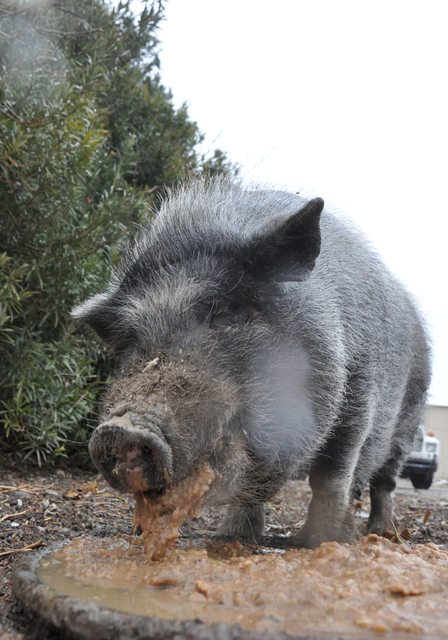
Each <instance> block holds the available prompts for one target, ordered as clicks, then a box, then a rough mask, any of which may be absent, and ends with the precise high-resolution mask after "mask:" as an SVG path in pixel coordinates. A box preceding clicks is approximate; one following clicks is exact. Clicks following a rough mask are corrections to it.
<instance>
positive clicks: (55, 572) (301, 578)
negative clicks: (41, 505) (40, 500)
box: [13, 536, 448, 640]
mask: <svg viewBox="0 0 448 640" xmlns="http://www.w3.org/2000/svg"><path fill="white" fill-rule="evenodd" d="M193 542H194V546H195V547H197V546H199V547H200V546H202V547H204V546H207V544H208V548H207V550H206V549H204V548H202V549H197V548H196V549H192V548H188V546H189V544H193ZM193 542H191V541H190V542H187V543H184V544H183V546H184V547H185V548H179V549H175V550H173V551H172V552H171V554H169V556H168V557H167V558H166V560H164V561H162V562H160V563H158V562H157V563H152V562H148V561H147V559H146V558H145V556H144V554H143V552H142V551H141V550H139V549H138V544H137V546H136V543H135V540H133V539H131V538H130V537H127V536H118V537H117V538H109V539H93V538H91V539H88V538H79V539H77V540H75V541H73V542H71V543H68V544H67V543H66V544H62V545H61V544H59V545H54V546H52V547H48V548H47V549H45V550H43V551H39V552H35V553H33V554H32V555H31V554H30V555H29V556H27V557H25V558H23V559H22V560H21V562H20V563H19V564H18V565H17V567H16V569H15V571H14V574H13V589H14V593H15V595H16V596H17V597H18V598H19V599H20V600H21V601H22V602H23V604H24V605H25V607H26V609H27V611H28V612H29V613H30V614H32V615H34V616H35V617H36V618H39V619H40V620H41V621H43V622H44V623H45V624H46V625H48V626H49V627H52V628H56V629H58V630H59V631H60V632H62V633H63V634H64V636H67V637H72V638H76V639H80V640H81V639H82V640H90V639H92V640H101V639H102V638H104V639H105V640H106V638H107V640H111V639H113V640H121V639H123V640H125V639H126V640H128V639H133V640H150V639H151V640H152V639H157V640H169V639H171V638H172V639H173V640H174V639H175V640H189V639H190V638H191V639H192V640H193V639H194V640H208V639H210V640H211V639H219V640H237V639H238V640H283V639H284V640H286V639H287V638H289V639H291V638H297V639H298V638H300V639H305V638H307V639H311V638H314V639H317V638H322V639H324V638H325V639H326V640H330V639H334V640H335V639H336V638H338V640H342V639H344V638H347V639H350V640H353V639H355V638H370V639H372V638H378V636H379V635H381V637H383V638H388V640H391V639H392V638H394V640H395V639H397V640H398V639H401V638H403V639H404V638H407V640H411V639H412V640H416V638H423V637H424V638H425V640H429V639H430V638H448V625H447V614H446V611H447V610H448V554H446V553H445V552H442V551H439V550H438V549H437V548H435V546H434V545H433V547H434V548H433V547H430V546H429V545H422V549H419V550H418V553H416V555H415V556H414V555H413V554H414V552H412V551H410V550H408V551H406V552H404V550H403V549H397V547H398V546H399V545H393V544H392V543H390V542H389V541H387V540H383V539H378V538H377V537H376V536H374V537H372V536H369V538H365V539H363V540H362V541H360V543H357V545H338V544H337V543H326V544H324V545H321V547H319V548H318V549H316V550H315V551H310V550H307V549H301V550H290V551H286V552H281V551H279V550H276V551H274V552H272V551H271V552H270V551H269V550H266V549H259V548H258V549H255V548H253V547H252V548H248V547H243V546H241V545H238V543H235V544H236V546H233V547H232V545H228V546H227V547H226V549H225V554H224V555H223V551H222V547H219V546H217V543H210V542H208V543H207V542H204V541H203V540H202V541H199V543H198V540H194V541H193ZM180 546H181V547H182V544H181V545H180ZM424 546H426V547H427V548H425V549H423V547H424ZM254 552H255V553H254ZM354 567H355V572H354V571H353V568H354ZM391 567H393V568H392V569H391ZM435 568H436V569H437V575H434V576H432V574H431V572H432V573H434V569H435ZM412 570H414V571H416V572H417V573H416V576H417V577H415V576H414V577H413V574H412ZM344 572H345V573H344ZM355 573H356V574H357V575H356V576H354V578H347V575H354V574H355ZM417 574H418V575H417ZM433 577H434V580H433ZM363 581H364V584H363ZM380 592H381V593H384V600H383V601H382V603H381V604H380V605H378V598H379V595H378V594H379V593H380ZM433 592H434V593H433ZM366 594H367V600H366V599H365V595H366ZM363 598H364V600H363ZM369 598H370V600H369ZM362 602H364V605H361V603H362ZM372 603H373V604H372ZM362 606H363V608H360V607H362ZM427 611H429V612H430V614H429V615H427ZM394 612H395V614H396V615H395V617H394ZM425 616H426V617H425ZM229 623H230V624H229ZM434 631H435V632H434Z"/></svg>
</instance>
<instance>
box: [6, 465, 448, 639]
mask: <svg viewBox="0 0 448 640" xmlns="http://www.w3.org/2000/svg"><path fill="white" fill-rule="evenodd" d="M433 486H434V485H433ZM435 486H436V487H439V488H438V489H436V490H434V491H433V490H430V491H423V490H422V491H417V490H415V489H413V488H412V486H411V484H410V482H409V481H400V484H399V488H398V490H397V491H396V494H395V520H394V523H393V525H392V524H391V529H390V530H389V532H386V535H387V536H388V537H390V538H392V540H393V541H394V542H397V544H399V543H400V539H405V540H407V541H408V544H411V545H412V544H416V543H424V542H434V543H436V544H438V545H444V546H445V548H446V545H447V543H448V482H447V481H445V480H439V481H438V483H436V485H435ZM309 499H310V490H309V487H308V485H307V483H306V482H299V481H296V482H290V483H289V484H288V485H287V486H286V487H284V489H283V490H282V491H281V493H280V494H279V495H278V497H277V498H276V499H275V500H274V501H273V502H271V503H269V504H268V507H267V523H268V526H267V535H268V536H275V537H277V539H278V538H285V537H286V538H287V537H288V536H289V535H291V533H292V532H294V531H296V530H297V529H299V528H300V527H301V526H302V524H303V522H304V520H305V516H306V510H307V505H308V502H309ZM355 507H356V515H357V522H359V525H360V527H362V524H363V522H364V521H365V518H366V517H367V514H368V510H369V500H368V494H367V492H365V493H364V494H363V496H362V500H361V502H358V503H357V504H356V505H355ZM133 509H134V501H133V499H132V497H128V496H123V495H121V494H119V493H117V492H116V491H114V490H113V489H111V488H110V487H109V485H107V484H106V483H105V482H104V481H103V480H102V479H100V478H99V477H98V476H97V475H96V474H95V473H92V472H87V471H81V470H78V469H71V468H58V469H54V468H40V469H39V468H36V467H31V466H23V465H22V466H21V467H18V466H12V465H10V464H9V463H8V462H7V461H6V462H5V461H4V460H0V640H37V639H38V640H57V639H59V640H61V636H59V635H55V634H52V633H49V632H47V631H45V630H43V629H39V628H36V624H35V621H33V620H30V619H29V618H28V617H27V615H26V612H25V611H24V610H23V607H22V606H21V604H20V603H18V602H17V601H16V600H15V598H14V596H13V595H12V593H11V582H10V579H11V570H12V568H13V566H14V565H15V564H16V563H17V562H18V560H19V559H20V557H21V556H23V554H25V553H33V549H37V548H39V547H41V546H44V545H48V544H50V543H52V542H55V541H59V540H64V539H73V538H76V537H79V536H99V537H105V536H106V537H107V536H114V535H116V534H117V533H126V534H131V533H132V513H133ZM221 515H222V511H221V510H220V509H218V508H212V509H208V510H206V511H204V512H203V514H202V516H201V517H198V518H193V519H192V520H190V521H189V522H188V523H186V524H185V525H184V528H183V530H182V533H183V535H189V534H190V533H191V532H194V531H198V532H204V531H215V530H216V528H217V525H218V523H219V521H220V518H221ZM397 534H398V536H397Z"/></svg>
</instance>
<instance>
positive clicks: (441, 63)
mask: <svg viewBox="0 0 448 640" xmlns="http://www.w3.org/2000/svg"><path fill="white" fill-rule="evenodd" d="M446 11H447V8H446V2H444V1H442V0H440V1H434V0H427V1H426V2H422V1H420V2H413V1H412V0H406V1H401V0H376V1H375V2H366V1H364V0H353V1H347V0H338V2H334V0H329V1H319V0H312V1H310V0H306V1H304V0H289V1H288V0H277V1H276V2H275V3H273V2H267V1H265V0H225V1H224V0H221V1H218V0H215V1H213V2H211V1H210V0H188V1H187V0H169V1H168V2H167V4H166V18H167V19H166V21H165V22H164V24H163V26H162V30H161V32H160V36H161V42H162V50H161V61H162V69H161V75H162V80H163V83H164V84H165V85H166V86H167V87H170V88H171V90H172V92H173V96H174V100H175V103H176V104H177V105H180V104H181V103H183V102H187V103H188V105H189V112H190V116H191V117H192V118H193V119H195V120H197V122H198V123H199V126H200V127H201V129H202V130H203V132H204V133H205V134H206V136H207V142H206V147H207V146H211V147H214V146H219V147H221V148H222V149H224V150H225V151H227V152H228V154H229V157H230V158H231V159H232V160H234V161H237V162H239V163H241V165H242V174H243V176H247V178H248V179H251V180H263V181H266V180H267V181H269V182H270V183H272V184H273V185H275V186H278V187H281V188H286V189H288V190H292V191H299V190H300V191H301V192H302V193H308V194H310V195H312V194H313V195H320V196H322V197H323V198H324V199H325V200H326V202H327V203H332V204H335V205H337V206H338V207H339V208H340V209H342V210H343V211H344V212H345V213H346V214H347V216H349V217H350V218H352V219H353V221H354V222H355V224H356V225H357V226H358V227H360V228H361V229H363V230H364V231H365V232H366V234H367V235H368V236H369V237H370V238H371V240H372V241H373V243H374V244H375V245H376V247H377V249H378V250H379V252H380V253H381V254H382V256H383V257H384V259H385V261H386V263H387V264H388V265H389V267H390V268H391V269H392V270H393V271H394V272H395V273H396V274H397V275H398V277H399V278H400V279H401V280H402V281H403V282H404V283H405V284H406V285H407V286H408V288H409V289H410V290H411V291H412V292H413V294H414V295H415V296H416V298H417V299H418V300H419V301H420V306H421V308H422V310H423V312H424V315H425V317H426V319H427V322H428V324H429V327H430V332H431V335H432V337H433V344H434V376H433V384H432V387H431V395H430V402H431V403H432V404H440V405H448V337H447V327H448V295H447V275H448V269H447V255H448V238H447V232H448V223H447V213H448V212H447V198H446V194H445V186H446V181H447V175H448V172H447V169H448V166H447V165H448V162H447V154H448V125H447V118H448V91H447V88H446V77H447V61H448V38H447V37H446ZM216 138H218V139H217V140H216V142H215V143H214V140H215V139H216Z"/></svg>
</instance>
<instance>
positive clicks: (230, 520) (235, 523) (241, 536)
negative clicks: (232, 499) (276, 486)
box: [219, 504, 265, 544]
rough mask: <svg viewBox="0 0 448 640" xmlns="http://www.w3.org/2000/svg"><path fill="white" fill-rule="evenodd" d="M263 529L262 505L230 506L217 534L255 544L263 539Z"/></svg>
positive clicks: (263, 511) (263, 515) (263, 512)
mask: <svg viewBox="0 0 448 640" xmlns="http://www.w3.org/2000/svg"><path fill="white" fill-rule="evenodd" d="M264 528H265V509H264V504H255V505H245V506H231V507H229V509H228V511H227V514H226V517H225V519H224V522H223V523H222V525H221V526H220V528H219V534H220V535H222V536H226V537H227V536H228V537H229V538H237V539H238V540H244V541H246V542H250V543H253V544H256V543H258V542H260V541H261V539H262V538H263V535H264Z"/></svg>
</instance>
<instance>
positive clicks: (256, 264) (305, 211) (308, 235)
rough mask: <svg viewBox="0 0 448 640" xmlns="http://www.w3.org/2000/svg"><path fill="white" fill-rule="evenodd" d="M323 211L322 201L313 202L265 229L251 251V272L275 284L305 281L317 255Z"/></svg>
mask: <svg viewBox="0 0 448 640" xmlns="http://www.w3.org/2000/svg"><path fill="white" fill-rule="evenodd" d="M323 208H324V201H323V200H322V198H314V199H313V200H310V201H309V202H307V203H306V204H305V205H304V206H303V207H302V208H301V209H299V211H296V213H293V214H292V215H291V216H289V217H287V218H284V217H282V218H280V219H279V218H276V219H273V220H272V221H270V222H269V223H268V224H267V225H265V226H264V227H263V228H262V229H261V230H260V234H259V235H258V236H257V238H256V239H255V242H254V243H253V245H252V247H251V249H250V258H249V265H250V269H251V270H252V272H253V273H255V275H256V276H257V277H261V278H266V279H271V280H274V281H276V282H291V281H295V282H300V281H302V280H307V279H308V278H309V276H310V274H311V271H312V270H313V269H314V266H315V264H316V259H317V257H318V255H319V253H320V243H321V237H320V215H321V213H322V210H323Z"/></svg>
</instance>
